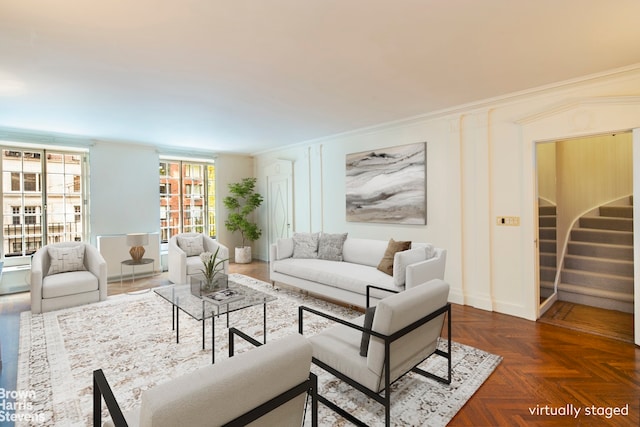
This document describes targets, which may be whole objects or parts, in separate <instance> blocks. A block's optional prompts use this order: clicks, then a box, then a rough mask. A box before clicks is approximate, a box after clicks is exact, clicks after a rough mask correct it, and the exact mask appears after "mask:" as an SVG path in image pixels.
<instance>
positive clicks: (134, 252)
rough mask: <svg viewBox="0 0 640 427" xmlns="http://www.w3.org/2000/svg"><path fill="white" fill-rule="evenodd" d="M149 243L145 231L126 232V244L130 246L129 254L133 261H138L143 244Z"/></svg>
mask: <svg viewBox="0 0 640 427" xmlns="http://www.w3.org/2000/svg"><path fill="white" fill-rule="evenodd" d="M148 244H149V235H148V234H147V233H129V234H127V245H129V246H131V249H130V250H129V254H130V255H131V259H133V260H134V261H135V262H140V260H141V259H142V256H143V255H144V248H143V246H144V245H148Z"/></svg>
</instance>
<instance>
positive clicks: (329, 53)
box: [0, 0, 640, 154]
mask: <svg viewBox="0 0 640 427" xmlns="http://www.w3.org/2000/svg"><path fill="white" fill-rule="evenodd" d="M638 16H640V1H638V0H616V1H603V0H536V1H531V0H398V1H390V0H304V1H301V0H269V1H260V0H135V1H131V0H109V1H104V0H101V1H98V0H56V1H46V0H0V127H2V128H5V129H7V128H11V129H24V130H29V131H40V132H52V133H63V134H71V135H79V136H83V137H89V138H97V139H108V140H117V141H132V142H139V143H149V144H154V145H158V146H161V147H182V149H183V150H185V149H186V150H189V149H195V150H211V151H215V152H233V153H249V154H251V153H258V152H262V151H265V150H269V149H271V148H274V147H278V146H285V145H290V144H296V143H301V142H305V141H310V140H314V139H318V138H322V137H326V136H329V135H334V134H338V133H343V132H348V131H351V130H355V129H360V128H364V127H369V126H374V125H376V124H381V123H386V122H392V121H396V120H401V119H403V118H408V117H413V116H417V115H423V114H428V113H431V112H435V111H442V110H446V109H449V108H452V107H454V106H458V105H462V104H467V103H473V102H475V101H479V100H482V99H486V98H492V97H497V96H501V95H505V94H508V93H512V92H516V91H521V90H525V89H529V88H533V87H538V86H542V85H546V84H551V83H554V82H559V81H563V80H567V79H573V78H577V77H580V76H585V75H589V74H593V73H599V72H603V71H605V70H610V69H614V68H619V67H624V66H628V65H633V64H639V63H640V25H638V23H637V17H638Z"/></svg>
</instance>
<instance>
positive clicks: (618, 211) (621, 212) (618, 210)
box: [600, 206, 633, 218]
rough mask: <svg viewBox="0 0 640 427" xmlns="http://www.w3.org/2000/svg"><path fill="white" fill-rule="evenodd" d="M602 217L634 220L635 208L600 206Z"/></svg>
mask: <svg viewBox="0 0 640 427" xmlns="http://www.w3.org/2000/svg"><path fill="white" fill-rule="evenodd" d="M600 215H601V216H617V217H620V218H633V206H600Z"/></svg>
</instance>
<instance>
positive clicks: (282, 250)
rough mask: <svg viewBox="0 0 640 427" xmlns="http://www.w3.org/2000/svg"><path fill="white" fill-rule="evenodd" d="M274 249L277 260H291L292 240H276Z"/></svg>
mask: <svg viewBox="0 0 640 427" xmlns="http://www.w3.org/2000/svg"><path fill="white" fill-rule="evenodd" d="M276 248H277V253H276V256H277V258H278V259H285V258H291V257H292V256H293V239H278V241H277V242H276Z"/></svg>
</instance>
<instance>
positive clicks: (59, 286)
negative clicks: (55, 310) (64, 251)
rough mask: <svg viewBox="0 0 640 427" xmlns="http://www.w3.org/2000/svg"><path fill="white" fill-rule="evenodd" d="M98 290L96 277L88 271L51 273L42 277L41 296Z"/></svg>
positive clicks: (46, 297)
mask: <svg viewBox="0 0 640 427" xmlns="http://www.w3.org/2000/svg"><path fill="white" fill-rule="evenodd" d="M97 290H98V278H97V277H96V276H94V275H93V274H91V273H90V272H88V271H86V270H85V271H71V272H66V273H59V274H52V275H51V276H46V277H44V278H43V279H42V298H43V299H48V298H57V297H63V296H69V295H75V294H81V293H84V292H92V291H97Z"/></svg>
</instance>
